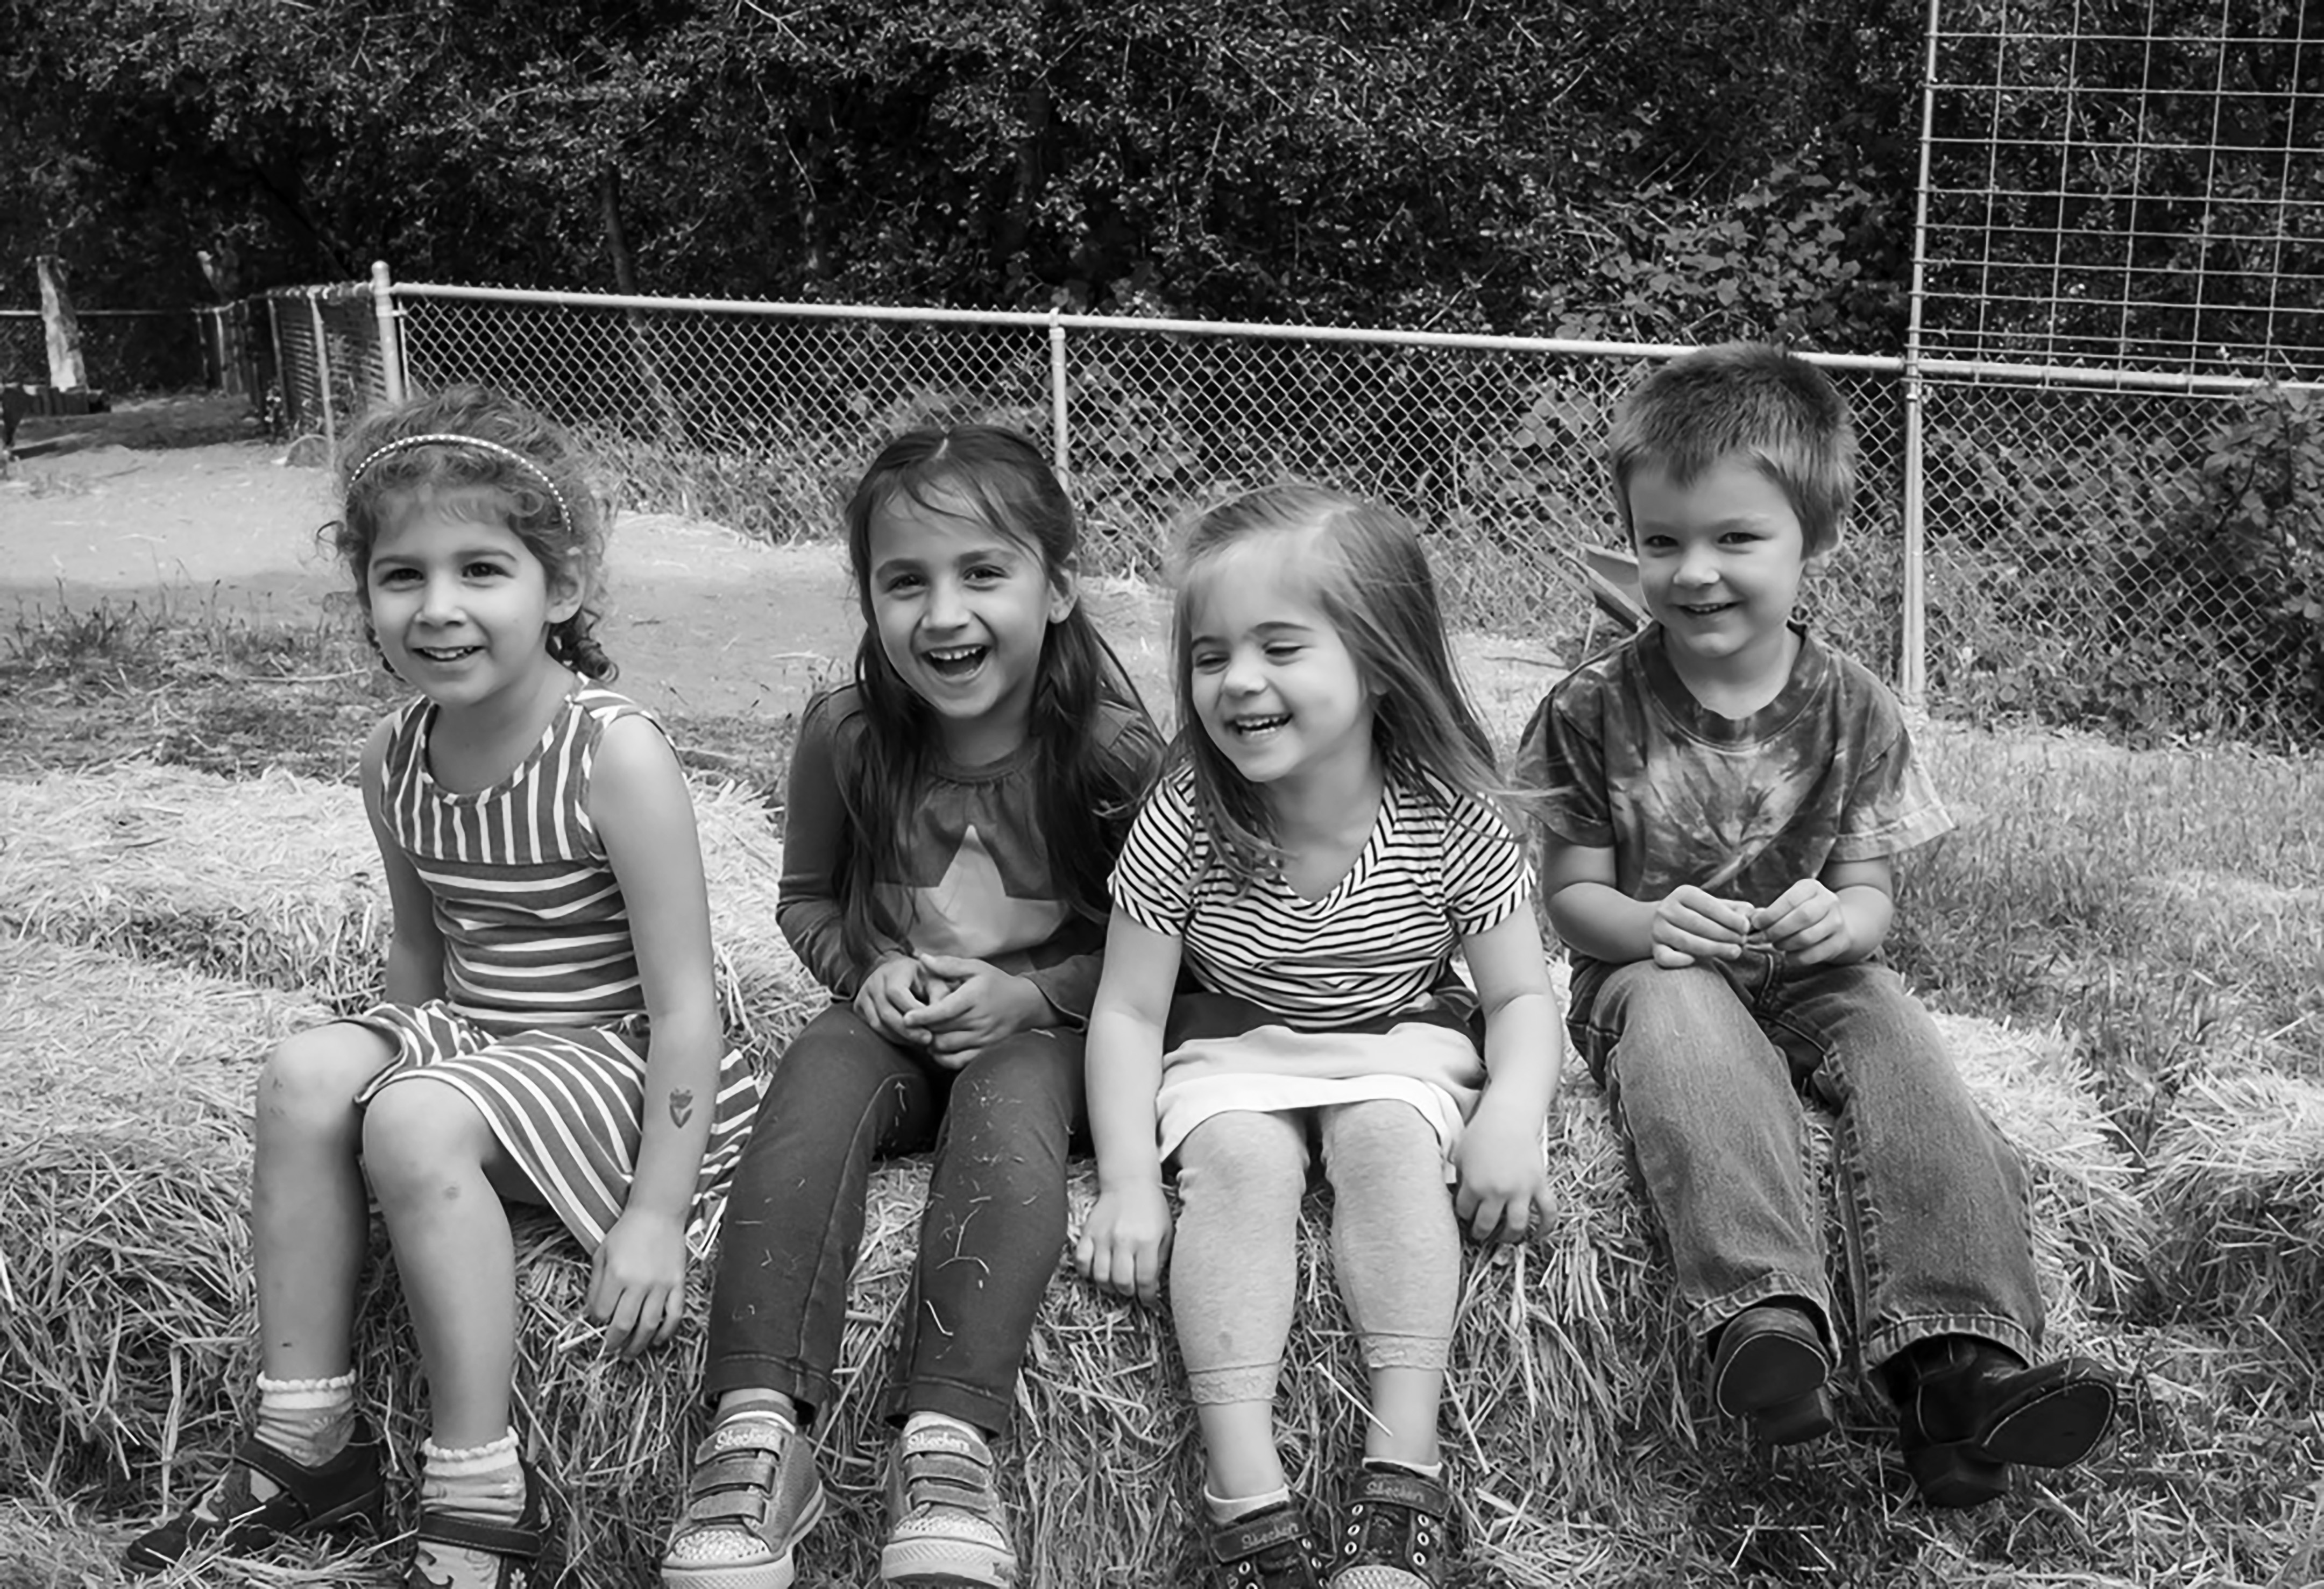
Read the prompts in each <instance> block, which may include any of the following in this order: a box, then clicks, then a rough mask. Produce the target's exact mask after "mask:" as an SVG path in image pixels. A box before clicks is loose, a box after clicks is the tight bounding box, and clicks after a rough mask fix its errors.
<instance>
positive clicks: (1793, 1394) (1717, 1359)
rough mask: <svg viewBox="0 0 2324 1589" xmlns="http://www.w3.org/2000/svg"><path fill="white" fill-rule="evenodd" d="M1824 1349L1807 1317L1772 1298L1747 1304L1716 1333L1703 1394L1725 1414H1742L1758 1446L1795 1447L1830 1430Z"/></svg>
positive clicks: (1828, 1355)
mask: <svg viewBox="0 0 2324 1589" xmlns="http://www.w3.org/2000/svg"><path fill="white" fill-rule="evenodd" d="M1830 1377H1831V1353H1829V1352H1827V1351H1825V1350H1824V1344H1823V1337H1822V1336H1821V1335H1818V1334H1817V1333H1816V1327H1815V1321H1814V1320H1813V1319H1812V1318H1810V1317H1809V1316H1807V1315H1806V1314H1804V1313H1803V1312H1802V1311H1800V1309H1798V1308H1796V1307H1788V1306H1786V1305H1784V1304H1783V1303H1779V1302H1763V1303H1761V1304H1759V1305H1758V1306H1757V1307H1747V1308H1745V1309H1744V1310H1743V1311H1742V1312H1740V1313H1738V1314H1737V1315H1736V1316H1734V1317H1733V1318H1731V1319H1729V1320H1728V1321H1727V1326H1726V1327H1725V1328H1724V1329H1722V1330H1720V1332H1719V1350H1718V1351H1717V1352H1716V1353H1713V1354H1712V1357H1711V1401H1712V1402H1713V1403H1714V1404H1715V1405H1716V1406H1717V1407H1718V1409H1719V1410H1720V1411H1721V1412H1723V1413H1725V1414H1726V1415H1727V1416H1728V1417H1729V1418H1747V1419H1748V1420H1749V1421H1750V1425H1751V1433H1752V1435H1753V1436H1754V1437H1756V1438H1757V1440H1759V1441H1760V1442H1761V1443H1762V1444H1763V1445H1767V1446H1795V1445H1797V1444H1799V1443H1800V1442H1801V1441H1803V1440H1812V1439H1814V1438H1816V1437H1818V1436H1820V1435H1828V1434H1830V1433H1831V1426H1832V1417H1831V1400H1829V1399H1828V1398H1827V1397H1826V1396H1825V1395H1824V1389H1823V1386H1824V1381H1825V1380H1826V1379H1828V1378H1830Z"/></svg>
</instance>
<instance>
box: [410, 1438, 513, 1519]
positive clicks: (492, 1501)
mask: <svg viewBox="0 0 2324 1589" xmlns="http://www.w3.org/2000/svg"><path fill="white" fill-rule="evenodd" d="M420 1504H421V1505H422V1506H433V1507H436V1508H438V1509H439V1510H444V1511H453V1512H458V1513H460V1514H461V1515H462V1516H464V1517H472V1518H476V1519H478V1520H488V1521H492V1522H506V1523H512V1522H514V1521H516V1520H517V1519H518V1518H520V1517H521V1516H523V1515H524V1464H523V1463H522V1462H521V1461H520V1460H518V1457H517V1451H516V1431H515V1430H514V1429H511V1430H510V1431H509V1432H508V1433H507V1434H505V1435H503V1436H502V1437H500V1438H499V1439H497V1440H490V1441H487V1442H485V1443H484V1445H482V1446H469V1447H468V1448H467V1449H466V1450H464V1451H454V1450H448V1449H447V1448H446V1447H444V1446H438V1445H437V1444H436V1442H435V1441H433V1440H422V1441H421V1442H420Z"/></svg>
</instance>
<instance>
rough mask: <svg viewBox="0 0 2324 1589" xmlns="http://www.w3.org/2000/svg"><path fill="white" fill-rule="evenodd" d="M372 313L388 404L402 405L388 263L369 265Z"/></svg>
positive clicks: (399, 355) (400, 348) (398, 344)
mask: <svg viewBox="0 0 2324 1589" xmlns="http://www.w3.org/2000/svg"><path fill="white" fill-rule="evenodd" d="M371 312H372V318H373V319H374V320H376V321H377V322H378V324H379V373H380V378H381V379H382V380H383V381H384V382H385V383H387V401H388V402H402V401H403V344H402V338H401V337H399V336H397V335H396V327H395V285H394V283H393V282H391V281H389V279H388V274H387V261H385V260H383V259H375V260H374V261H372V262H371Z"/></svg>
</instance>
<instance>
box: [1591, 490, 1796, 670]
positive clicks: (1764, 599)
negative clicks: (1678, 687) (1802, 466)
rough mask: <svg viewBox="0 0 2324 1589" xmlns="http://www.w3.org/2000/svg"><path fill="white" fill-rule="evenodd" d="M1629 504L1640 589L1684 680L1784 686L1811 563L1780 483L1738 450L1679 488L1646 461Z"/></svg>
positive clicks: (1629, 494) (1632, 491) (1631, 535)
mask: <svg viewBox="0 0 2324 1589" xmlns="http://www.w3.org/2000/svg"><path fill="white" fill-rule="evenodd" d="M1628 501H1629V509H1630V539H1631V544H1632V546H1633V547H1634V548H1635V549H1636V550H1637V554H1638V586H1639V590H1640V593H1641V594H1642V595H1643V596H1645V598H1646V611H1647V613H1648V614H1650V615H1651V616H1652V617H1653V618H1654V619H1655V622H1656V623H1658V624H1661V625H1662V627H1663V631H1664V634H1665V640H1666V642H1667V645H1668V649H1669V654H1670V658H1671V661H1672V664H1673V666H1674V667H1675V668H1677V670H1678V671H1679V674H1680V677H1682V678H1683V679H1686V680H1687V682H1688V683H1689V684H1691V685H1697V686H1700V685H1703V684H1711V685H1713V686H1715V687H1717V688H1720V689H1721V690H1723V691H1727V692H1732V693H1742V694H1749V693H1752V692H1754V691H1756V690H1757V689H1759V688H1763V687H1765V686H1766V685H1767V684H1768V683H1769V682H1770V681H1772V682H1773V684H1774V687H1775V688H1781V685H1782V681H1783V679H1785V678H1788V677H1789V675H1790V670H1791V662H1792V653H1793V646H1792V641H1791V632H1790V630H1789V628H1788V627H1787V625H1788V624H1789V623H1790V621H1791V616H1792V610H1793V608H1794V606H1795V605H1797V603H1798V601H1799V595H1800V581H1801V578H1802V577H1803V575H1804V574H1805V572H1806V569H1807V557H1806V552H1805V542H1804V540H1803V537H1802V534H1801V531H1800V521H1799V515H1798V514H1797V513H1794V511H1793V509H1792V504H1791V501H1790V499H1789V498H1788V497H1786V496H1785V495H1784V491H1783V487H1781V486H1780V485H1776V484H1775V482H1774V481H1773V480H1770V479H1769V478H1768V477H1767V476H1766V475H1764V474H1762V473H1761V472H1760V471H1759V469H1758V468H1757V466H1755V465H1754V464H1753V463H1752V461H1751V460H1750V458H1749V457H1746V456H1745V455H1743V454H1739V453H1734V454H1729V456H1727V457H1723V458H1720V460H1719V461H1718V462H1716V463H1714V464H1712V465H1711V467H1709V468H1707V469H1705V470H1703V471H1702V473H1701V474H1700V475H1698V476H1695V478H1694V479H1693V480H1692V481H1691V482H1689V483H1688V484H1687V485H1679V484H1678V483H1677V482H1676V481H1674V479H1672V478H1671V476H1670V474H1669V472H1668V471H1667V470H1666V469H1665V468H1663V467H1661V466H1660V465H1656V464H1642V465H1640V466H1639V467H1638V468H1637V471H1636V472H1635V473H1633V474H1632V475H1631V476H1630V478H1629V484H1628Z"/></svg>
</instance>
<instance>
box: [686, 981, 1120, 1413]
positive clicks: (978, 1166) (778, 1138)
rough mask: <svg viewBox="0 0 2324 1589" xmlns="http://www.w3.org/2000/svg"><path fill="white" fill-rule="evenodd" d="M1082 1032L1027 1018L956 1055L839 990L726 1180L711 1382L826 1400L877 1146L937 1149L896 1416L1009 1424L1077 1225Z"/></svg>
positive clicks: (811, 1402) (798, 1043) (802, 1038)
mask: <svg viewBox="0 0 2324 1589" xmlns="http://www.w3.org/2000/svg"><path fill="white" fill-rule="evenodd" d="M1081 1120H1082V1036H1081V1034H1080V1033H1079V1032H1077V1031H1066V1030H1056V1029H1043V1030H1035V1031H1026V1032H1019V1033H1017V1034H1016V1035H1014V1036H1012V1037H1009V1038H1006V1039H1002V1040H1001V1041H1000V1042H998V1043H995V1044H993V1045H992V1047H991V1048H990V1049H985V1050H984V1051H983V1052H982V1054H980V1055H978V1056H977V1058H974V1059H973V1060H972V1061H971V1062H970V1063H969V1064H968V1065H967V1066H966V1067H964V1068H962V1069H960V1070H958V1071H948V1070H945V1069H944V1068H943V1067H940V1066H938V1065H936V1063H935V1062H934V1061H932V1060H930V1059H929V1058H927V1056H926V1055H924V1054H921V1053H919V1052H918V1051H916V1050H913V1049H902V1048H899V1047H897V1046H896V1045H895V1044H893V1043H890V1042H889V1041H888V1040H887V1039H885V1038H883V1037H881V1036H880V1034H879V1033H877V1032H875V1031H873V1030H871V1028H870V1027H869V1026H866V1025H865V1024H864V1023H863V1021H862V1019H861V1018H860V1017H858V1016H857V1015H856V1013H855V1012H854V1011H853V1010H852V1009H849V1008H847V1007H846V1006H844V1005H834V1006H833V1007H832V1008H830V1009H828V1010H826V1011H825V1012H823V1013H822V1014H821V1015H818V1016H816V1018H815V1019H814V1020H813V1021H809V1022H808V1023H807V1026H806V1027H805V1028H803V1029H802V1030H800V1032H799V1034H798V1037H797V1038H796V1039H793V1041H792V1043H791V1047H790V1049H789V1051H788V1053H786V1054H785V1055H784V1057H783V1060H782V1063H781V1064H779V1065H778V1066H777V1067H775V1074H774V1078H773V1080H772V1081H771V1082H770V1083H769V1084H768V1087H767V1094H766V1097H765V1100H764V1101H763V1102H762V1103H761V1104H760V1106H759V1118H758V1123H757V1126H756V1128H755V1129H754V1130H753V1131H752V1135H751V1141H750V1143H749V1145H748V1146H746V1147H745V1148H744V1149H743V1150H742V1162H741V1163H740V1165H738V1166H737V1168H736V1169H735V1172H734V1180H733V1188H732V1190H731V1191H730V1192H729V1194H728V1201H727V1214H726V1227H725V1233H724V1238H723V1240H722V1243H721V1246H720V1251H719V1254H718V1273H717V1280H716V1283H715V1289H714V1290H713V1292H712V1294H711V1301H710V1341H709V1366H708V1369H707V1372H706V1373H705V1381H704V1388H705V1390H706V1391H707V1392H708V1393H709V1394H710V1395H711V1396H712V1397H714V1398H715V1397H717V1396H721V1395H724V1393H726V1392H727V1391H729V1390H746V1389H768V1390H779V1391H781V1392H782V1393H783V1394H785V1395H787V1396H788V1397H790V1398H791V1399H792V1400H794V1401H796V1402H798V1404H799V1407H800V1412H801V1415H802V1417H811V1416H812V1415H813V1412H814V1410H815V1409H818V1408H821V1407H825V1406H827V1405H828V1404H829V1403H830V1400H831V1388H832V1374H833V1372H834V1371H835V1369H836V1368H837V1367H838V1363H839V1347H840V1338H841V1334H842V1332H843V1330H844V1327H845V1325H846V1319H847V1284H848V1277H849V1275H850V1273H851V1272H852V1271H853V1270H854V1267H855V1259H856V1250H857V1248H858V1247H859V1246H861V1244H862V1240H863V1205H864V1197H865V1191H866V1187H867V1185H868V1183H869V1181H870V1178H871V1164H872V1161H873V1160H874V1159H877V1158H880V1157H882V1156H885V1155H889V1154H894V1153H906V1152H910V1151H913V1150H917V1149H920V1148H925V1147H927V1146H928V1145H929V1143H930V1142H931V1141H933V1142H934V1143H935V1147H936V1163H935V1167H934V1170H933V1173H932V1175H931V1178H930V1180H929V1184H928V1201H927V1207H926V1209H925V1210H923V1212H922V1214H921V1217H920V1244H919V1254H918V1260H917V1261H916V1267H915V1269H914V1270H913V1280H912V1296H911V1298H909V1300H908V1307H906V1309H905V1312H904V1317H905V1321H906V1322H905V1326H904V1339H903V1341H902V1342H901V1343H900V1344H899V1349H898V1352H897V1356H896V1362H897V1364H898V1369H899V1378H900V1383H899V1385H898V1386H896V1387H895V1388H894V1389H893V1390H890V1394H889V1398H888V1410H889V1412H890V1416H896V1415H899V1414H901V1413H906V1412H922V1411H926V1412H942V1413H945V1414H948V1415H950V1416H952V1417H954V1418H963V1419H965V1420H966V1421H968V1422H969V1423H972V1424H974V1425H976V1426H977V1427H980V1428H983V1429H986V1430H990V1431H998V1430H1000V1429H1001V1428H1003V1427H1006V1426H1007V1424H1008V1421H1009V1411H1010V1406H1011V1404H1012V1402H1013V1400H1014V1397H1015V1391H1016V1385H1017V1371H1018V1368H1019V1364H1020V1363H1022V1362H1023V1359H1024V1355H1025V1342H1026V1338H1027V1337H1028V1335H1031V1334H1032V1329H1033V1321H1034V1318H1035V1316H1036V1315H1037V1313H1038V1312H1039V1310H1040V1306H1041V1297H1042V1293H1043V1292H1044V1291H1045V1290H1047V1287H1048V1284H1049V1280H1050V1279H1051V1277H1052V1276H1054V1275H1055V1274H1056V1270H1057V1263H1058V1261H1059V1258H1060V1256H1061V1255H1062V1253H1063V1252H1064V1250H1065V1155H1066V1151H1067V1149H1068V1145H1069V1144H1070V1142H1071V1141H1072V1138H1073V1135H1074V1132H1075V1130H1076V1129H1077V1128H1078V1126H1079V1125H1080V1123H1081Z"/></svg>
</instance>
